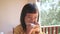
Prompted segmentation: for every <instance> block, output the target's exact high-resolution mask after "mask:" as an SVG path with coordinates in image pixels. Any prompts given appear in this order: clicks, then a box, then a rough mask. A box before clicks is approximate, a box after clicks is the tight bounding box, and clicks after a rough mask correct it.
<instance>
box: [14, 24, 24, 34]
mask: <svg viewBox="0 0 60 34" xmlns="http://www.w3.org/2000/svg"><path fill="white" fill-rule="evenodd" d="M21 32H23V28H22V26H21V25H18V26H16V27H15V28H14V34H20V33H21Z"/></svg>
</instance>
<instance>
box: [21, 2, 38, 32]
mask: <svg viewBox="0 0 60 34" xmlns="http://www.w3.org/2000/svg"><path fill="white" fill-rule="evenodd" d="M37 11H38V10H37V7H36V5H35V4H30V3H29V4H26V5H25V6H24V7H23V9H22V12H21V17H20V20H21V25H22V27H23V30H24V31H26V24H25V20H24V19H25V16H26V14H27V13H36V12H37ZM38 15H39V14H38ZM38 20H39V16H38Z"/></svg>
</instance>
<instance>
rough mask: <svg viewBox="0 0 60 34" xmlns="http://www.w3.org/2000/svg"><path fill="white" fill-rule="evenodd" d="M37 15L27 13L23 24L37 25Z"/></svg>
mask: <svg viewBox="0 0 60 34" xmlns="http://www.w3.org/2000/svg"><path fill="white" fill-rule="evenodd" d="M37 19H38V13H27V14H26V16H25V23H26V24H28V23H37Z"/></svg>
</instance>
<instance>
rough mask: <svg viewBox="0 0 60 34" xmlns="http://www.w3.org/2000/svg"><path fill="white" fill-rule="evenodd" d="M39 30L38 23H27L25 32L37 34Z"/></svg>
mask: <svg viewBox="0 0 60 34" xmlns="http://www.w3.org/2000/svg"><path fill="white" fill-rule="evenodd" d="M39 32H40V28H39V25H35V26H31V24H27V31H26V33H27V34H32V33H35V34H39Z"/></svg>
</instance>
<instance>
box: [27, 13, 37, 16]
mask: <svg viewBox="0 0 60 34" xmlns="http://www.w3.org/2000/svg"><path fill="white" fill-rule="evenodd" d="M26 16H38V13H27V14H26Z"/></svg>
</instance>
